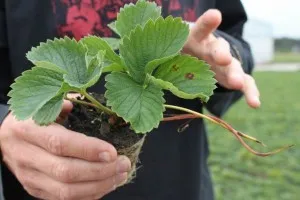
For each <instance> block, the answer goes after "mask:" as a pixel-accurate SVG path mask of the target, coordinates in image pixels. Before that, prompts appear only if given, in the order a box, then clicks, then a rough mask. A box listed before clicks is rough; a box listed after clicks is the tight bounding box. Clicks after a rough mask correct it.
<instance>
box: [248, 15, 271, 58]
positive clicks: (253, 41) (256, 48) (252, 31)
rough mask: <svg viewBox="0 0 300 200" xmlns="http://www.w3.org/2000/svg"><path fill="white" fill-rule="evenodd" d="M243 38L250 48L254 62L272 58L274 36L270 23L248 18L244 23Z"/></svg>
mask: <svg viewBox="0 0 300 200" xmlns="http://www.w3.org/2000/svg"><path fill="white" fill-rule="evenodd" d="M244 38H245V40H246V41H247V42H249V44H250V46H251V48H252V52H253V56H254V60H255V63H267V62H270V61H272V60H273V56H274V38H273V28H272V25H271V24H269V23H267V22H264V21H262V20H257V19H251V18H250V19H249V20H248V22H247V23H246V25H245V31H244Z"/></svg>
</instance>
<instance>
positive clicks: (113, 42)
mask: <svg viewBox="0 0 300 200" xmlns="http://www.w3.org/2000/svg"><path fill="white" fill-rule="evenodd" d="M102 39H103V40H105V41H106V42H107V44H109V46H111V48H112V49H113V50H114V51H115V50H118V49H119V46H120V39H119V38H107V37H103V38H102Z"/></svg>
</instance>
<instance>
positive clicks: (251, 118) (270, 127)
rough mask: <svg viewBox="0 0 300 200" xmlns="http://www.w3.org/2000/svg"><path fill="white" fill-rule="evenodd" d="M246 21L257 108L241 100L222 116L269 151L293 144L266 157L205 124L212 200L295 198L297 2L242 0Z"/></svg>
mask: <svg viewBox="0 0 300 200" xmlns="http://www.w3.org/2000/svg"><path fill="white" fill-rule="evenodd" d="M242 2H243V3H244V6H245V8H246V10H247V13H248V16H249V21H248V23H247V24H246V27H245V33H244V37H245V39H246V40H247V41H248V42H249V43H250V45H251V47H252V51H253V54H254V59H255V63H256V64H255V65H256V66H255V71H254V74H253V76H254V77H255V79H256V81H257V84H258V87H259V88H260V92H261V101H262V105H261V108H259V109H257V110H253V109H251V108H249V107H247V105H246V104H245V102H244V99H242V100H241V101H239V102H238V103H237V104H236V105H234V106H233V107H232V108H231V109H230V110H229V112H228V113H227V114H226V115H225V116H224V119H225V120H226V121H227V122H229V123H230V124H231V125H233V127H234V128H236V129H238V130H240V131H242V132H244V133H246V134H249V135H252V136H255V137H257V138H258V139H260V140H262V141H263V142H264V143H266V144H267V145H268V147H266V148H264V147H260V146H259V145H257V144H254V143H251V142H250V143H248V144H250V145H251V146H252V147H254V148H255V149H256V150H259V151H263V152H265V151H269V150H274V149H275V148H278V147H281V146H284V145H287V144H296V146H294V147H293V148H292V149H290V150H288V151H284V152H281V153H279V154H277V155H273V156H270V157H266V158H261V157H257V156H253V155H252V154H250V153H248V152H247V151H246V150H245V149H244V148H243V147H242V146H241V145H240V144H239V143H238V142H237V141H236V139H235V138H234V137H233V136H232V135H231V134H229V133H227V132H226V131H224V129H222V128H219V127H216V126H215V125H213V124H210V123H207V125H208V127H207V128H208V129H209V134H210V135H209V139H210V149H211V150H210V151H211V156H210V159H209V164H210V166H211V171H212V174H213V181H214V184H215V192H216V197H217V200H298V199H300V149H299V145H300V23H299V21H300V11H299V8H300V1H299V0H285V1H282V0H243V1H242Z"/></svg>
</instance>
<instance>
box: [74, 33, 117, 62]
mask: <svg viewBox="0 0 300 200" xmlns="http://www.w3.org/2000/svg"><path fill="white" fill-rule="evenodd" d="M80 41H81V42H82V43H83V44H85V45H86V46H87V48H88V52H89V54H91V55H96V54H97V53H98V52H99V51H100V50H102V51H105V52H106V53H105V59H107V60H108V61H110V62H112V63H114V62H115V63H118V64H122V62H121V58H120V57H119V56H118V55H117V54H116V53H115V52H114V50H113V49H112V47H111V46H110V45H109V44H108V43H107V41H106V40H104V39H102V38H100V37H97V36H87V37H84V38H83V39H81V40H80Z"/></svg>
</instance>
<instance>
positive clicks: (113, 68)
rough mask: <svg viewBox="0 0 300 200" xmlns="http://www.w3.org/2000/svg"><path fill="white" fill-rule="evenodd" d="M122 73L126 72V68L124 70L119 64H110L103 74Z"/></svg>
mask: <svg viewBox="0 0 300 200" xmlns="http://www.w3.org/2000/svg"><path fill="white" fill-rule="evenodd" d="M121 71H124V68H123V66H121V65H119V64H117V63H113V64H108V65H106V66H105V67H104V68H103V70H102V72H103V73H106V72H121Z"/></svg>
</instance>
